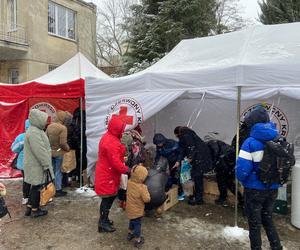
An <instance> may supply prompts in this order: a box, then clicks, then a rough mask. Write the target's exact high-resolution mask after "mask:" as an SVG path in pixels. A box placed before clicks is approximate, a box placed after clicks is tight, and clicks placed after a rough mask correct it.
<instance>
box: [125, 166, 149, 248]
mask: <svg viewBox="0 0 300 250" xmlns="http://www.w3.org/2000/svg"><path fill="white" fill-rule="evenodd" d="M147 175H148V171H147V169H146V168H145V167H144V166H143V165H136V166H134V167H133V168H132V170H131V177H130V179H129V181H128V186H127V203H126V212H127V217H128V219H129V220H130V221H129V228H128V236H127V239H128V240H129V241H130V240H132V239H133V238H134V239H135V242H134V246H135V247H137V248H140V247H141V246H142V244H143V243H144V238H143V237H141V223H142V218H143V216H144V209H145V203H148V202H150V194H149V192H148V189H147V186H146V185H145V184H143V183H144V182H145V180H146V178H147Z"/></svg>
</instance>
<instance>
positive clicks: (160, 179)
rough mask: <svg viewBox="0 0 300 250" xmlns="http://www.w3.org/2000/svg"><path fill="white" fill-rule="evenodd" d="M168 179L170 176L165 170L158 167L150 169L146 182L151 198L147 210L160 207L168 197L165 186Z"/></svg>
mask: <svg viewBox="0 0 300 250" xmlns="http://www.w3.org/2000/svg"><path fill="white" fill-rule="evenodd" d="M167 181H168V176H167V174H166V173H165V172H163V171H160V170H158V169H150V170H148V177H147V179H146V181H145V184H146V186H147V188H148V191H149V193H150V197H151V200H150V202H149V203H147V204H146V207H145V208H146V210H151V209H154V208H157V207H160V206H161V205H162V204H163V203H164V202H165V200H166V199H167V196H166V193H165V186H166V184H167Z"/></svg>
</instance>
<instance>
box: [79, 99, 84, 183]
mask: <svg viewBox="0 0 300 250" xmlns="http://www.w3.org/2000/svg"><path fill="white" fill-rule="evenodd" d="M82 146H83V112H82V97H80V170H79V171H80V175H79V176H80V180H79V183H80V187H82Z"/></svg>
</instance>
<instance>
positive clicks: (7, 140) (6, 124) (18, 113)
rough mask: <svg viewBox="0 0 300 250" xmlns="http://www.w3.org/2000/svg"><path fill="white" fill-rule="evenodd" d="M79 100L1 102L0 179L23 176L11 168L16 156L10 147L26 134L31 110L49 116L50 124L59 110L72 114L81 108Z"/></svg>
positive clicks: (50, 99) (55, 99) (35, 99)
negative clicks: (21, 135)
mask: <svg viewBox="0 0 300 250" xmlns="http://www.w3.org/2000/svg"><path fill="white" fill-rule="evenodd" d="M79 105H80V103H79V99H78V98H73V99H58V98H30V99H29V100H25V101H21V102H15V103H7V102H0V119H1V122H2V125H1V126H2V128H3V129H1V130H0V147H1V150H0V178H14V177H20V176H22V175H21V173H20V171H16V170H14V169H12V168H11V163H12V161H13V159H14V158H15V154H14V153H13V152H12V151H11V149H10V146H11V144H12V142H13V141H14V140H15V138H16V136H18V135H19V134H20V133H23V132H24V127H25V126H24V124H25V120H26V119H27V117H28V113H29V110H30V109H31V108H37V109H39V110H41V111H44V112H46V113H47V114H48V115H49V122H51V121H52V120H53V118H54V117H55V115H56V111H57V110H64V111H68V112H70V113H71V114H73V113H74V111H75V109H77V108H78V107H79Z"/></svg>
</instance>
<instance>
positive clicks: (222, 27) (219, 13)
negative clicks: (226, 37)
mask: <svg viewBox="0 0 300 250" xmlns="http://www.w3.org/2000/svg"><path fill="white" fill-rule="evenodd" d="M241 14H242V6H241V4H240V0H217V8H216V19H217V25H216V28H215V30H214V32H213V33H215V34H223V33H227V32H231V31H236V30H240V29H242V28H244V27H245V26H247V24H248V23H249V20H246V19H244V18H243V17H242V15H241Z"/></svg>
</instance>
